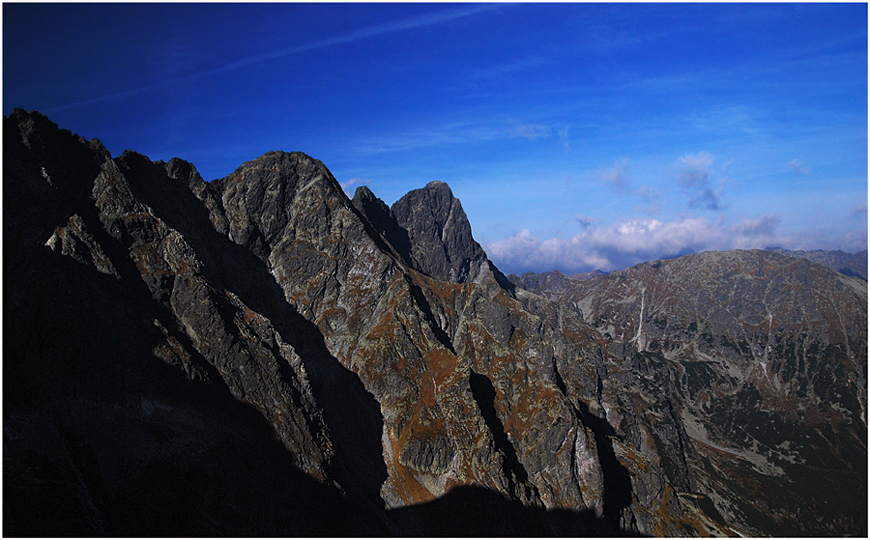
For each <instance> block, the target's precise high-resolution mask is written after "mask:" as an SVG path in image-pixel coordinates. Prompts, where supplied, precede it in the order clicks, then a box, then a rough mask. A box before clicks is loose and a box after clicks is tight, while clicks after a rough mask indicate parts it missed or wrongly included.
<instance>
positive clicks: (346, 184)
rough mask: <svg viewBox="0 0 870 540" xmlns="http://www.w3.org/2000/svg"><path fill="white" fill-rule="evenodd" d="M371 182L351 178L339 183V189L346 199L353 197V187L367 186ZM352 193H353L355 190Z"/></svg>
mask: <svg viewBox="0 0 870 540" xmlns="http://www.w3.org/2000/svg"><path fill="white" fill-rule="evenodd" d="M371 182H372V181H371V180H363V179H362V178H351V179H350V180H348V181H346V182H342V183H341V189H343V190H344V192H345V193H346V194H347V196H348V197H353V192H352V191H351V188H352V187H353V186H357V187H358V186H359V185H369V184H371ZM353 191H355V189H354V190H353Z"/></svg>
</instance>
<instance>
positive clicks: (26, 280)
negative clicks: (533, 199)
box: [3, 110, 867, 536]
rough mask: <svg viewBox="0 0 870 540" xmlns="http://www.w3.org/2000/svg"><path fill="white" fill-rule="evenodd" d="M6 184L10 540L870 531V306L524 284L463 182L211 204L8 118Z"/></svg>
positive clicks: (209, 194)
mask: <svg viewBox="0 0 870 540" xmlns="http://www.w3.org/2000/svg"><path fill="white" fill-rule="evenodd" d="M3 167H4V267H5V268H4V270H5V278H6V279H5V285H4V293H5V294H4V315H5V318H4V319H5V324H6V328H5V329H4V330H5V331H6V336H7V339H6V341H5V350H4V353H5V360H4V490H5V491H4V495H6V497H4V501H5V503H4V504H5V507H4V518H5V519H4V533H6V534H9V535H39V536H58V535H69V534H83V535H88V536H93V535H103V534H105V535H110V536H124V535H149V536H161V535H191V536H192V535H224V534H230V535H237V536H242V535H270V536H284V535H306V536H310V535H341V536H346V535H357V534H376V535H390V534H402V535H424V536H425V535H440V534H452V535H456V534H461V535H476V534H499V535H517V534H519V535H525V536H542V535H544V536H548V535H593V536H602V535H611V534H624V533H643V534H658V535H668V536H679V535H730V534H735V533H740V534H752V535H765V534H771V535H779V534H814V535H824V534H866V412H865V409H866V361H867V356H866V344H867V334H866V328H867V319H866V283H865V282H863V281H860V280H857V279H855V278H849V277H845V276H843V275H841V274H836V273H834V272H832V271H829V270H828V269H825V268H823V267H821V266H818V265H815V264H813V263H810V262H806V261H799V260H796V259H787V258H785V257H781V256H778V255H776V254H770V253H758V252H732V253H723V254H702V255H698V256H687V257H684V258H681V259H678V260H675V261H663V262H658V263H654V264H646V265H640V266H638V267H636V268H633V269H629V270H627V271H624V272H617V273H613V274H610V275H607V276H599V277H596V278H593V279H589V280H587V281H584V282H582V283H581V282H579V281H575V280H571V279H570V278H567V277H565V276H561V275H559V276H557V277H558V278H559V279H556V278H552V279H539V280H534V279H532V278H533V276H524V278H528V279H526V280H514V283H511V282H510V281H508V280H507V279H506V278H505V277H504V276H503V275H502V274H501V273H500V272H499V271H498V269H497V268H495V266H494V265H493V264H492V263H491V262H490V261H489V260H488V259H487V257H486V254H485V253H484V252H483V250H482V249H481V248H480V246H479V244H477V242H475V241H474V239H473V236H472V234H471V225H470V224H469V222H468V220H467V218H466V216H465V213H464V212H463V210H462V207H461V204H460V203H459V201H458V200H457V199H456V198H455V197H454V196H453V194H452V192H451V190H450V188H449V187H448V186H447V185H446V184H443V183H440V182H433V183H431V184H429V185H427V186H425V187H424V188H421V189H418V190H415V191H412V192H410V193H409V194H408V195H406V196H405V197H403V198H402V199H400V200H399V201H397V202H396V203H395V204H394V205H393V207H392V208H389V207H387V206H386V205H385V204H384V203H383V202H382V201H380V200H379V199H378V198H377V197H376V196H375V195H374V193H372V192H371V191H370V190H369V189H368V188H365V187H363V188H360V189H359V190H357V192H356V194H355V196H354V198H353V200H350V199H349V198H348V197H347V196H346V195H345V194H344V192H343V191H342V189H341V188H340V186H339V184H338V183H337V182H336V180H335V178H333V176H332V174H331V173H330V172H329V170H328V169H327V168H326V167H325V166H324V165H323V164H322V163H321V162H319V161H317V160H315V159H312V158H311V157H309V156H307V155H305V154H302V153H298V152H294V153H285V152H270V153H268V154H265V155H263V156H261V157H259V158H257V159H255V160H252V161H249V162H247V163H244V164H242V165H241V166H240V167H239V168H238V169H237V170H236V171H234V172H233V173H232V174H230V175H229V176H227V177H226V178H223V179H220V180H216V181H214V182H210V183H206V182H204V181H203V180H202V178H201V177H200V176H199V174H198V173H197V172H196V168H195V167H194V166H193V165H192V164H190V163H187V162H185V161H183V160H181V159H177V158H175V159H172V160H170V161H169V162H168V163H163V162H152V161H151V160H149V159H148V158H147V157H145V156H141V155H139V154H136V153H134V152H129V151H128V152H125V153H124V154H122V155H121V156H119V157H117V158H114V159H113V158H112V157H111V156H110V155H109V153H108V152H107V151H106V150H105V148H104V147H103V146H102V145H101V144H100V143H99V141H97V140H96V139H94V140H91V141H86V140H84V139H82V138H80V137H78V136H76V135H73V134H71V133H69V132H67V131H63V130H60V129H59V128H58V127H57V126H56V125H54V124H53V123H51V122H50V121H49V120H48V119H46V118H45V117H43V116H41V115H39V114H38V113H26V112H24V111H21V110H16V111H15V112H14V113H13V114H12V115H11V116H10V117H9V118H7V119H5V120H4V165H3ZM552 283H558V287H555V288H549V289H548V288H547V287H546V284H552ZM530 284H536V285H538V286H532V285H530ZM523 287H526V288H523ZM831 471H834V473H831ZM827 474H831V476H830V477H825V476H824V475H827ZM825 478H827V479H825ZM53 486H54V487H53ZM766 486H775V489H767V488H766ZM862 497H863V498H862ZM844 498H846V499H848V500H847V501H846V502H845V503H843V502H842V501H843V500H845V499H844ZM862 501H863V502H862ZM862 516H863V517H862Z"/></svg>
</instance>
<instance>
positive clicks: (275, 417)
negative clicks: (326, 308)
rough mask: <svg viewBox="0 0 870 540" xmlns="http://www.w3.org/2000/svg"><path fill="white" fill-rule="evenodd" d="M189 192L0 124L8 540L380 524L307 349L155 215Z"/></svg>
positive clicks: (138, 168)
mask: <svg viewBox="0 0 870 540" xmlns="http://www.w3.org/2000/svg"><path fill="white" fill-rule="evenodd" d="M34 126H35V127H34ZM186 190H187V186H186V183H185V184H179V183H178V182H176V181H174V180H173V179H172V178H169V177H168V176H167V175H166V173H165V172H163V170H162V168H161V167H160V166H159V165H156V164H151V163H150V162H148V161H147V160H146V159H144V158H142V157H141V156H137V155H135V154H132V153H125V155H124V156H121V157H120V158H118V159H116V160H112V159H111V158H110V157H109V155H108V153H107V152H105V150H104V149H103V148H102V145H99V144H98V143H96V142H94V141H91V142H90V143H88V142H86V141H84V140H82V139H80V138H77V137H75V136H73V135H71V134H69V133H68V132H63V131H61V130H59V129H57V126H56V125H54V124H52V123H51V122H49V121H48V120H47V119H45V118H44V117H41V116H40V115H38V114H34V113H24V112H23V111H16V112H15V113H14V114H13V115H12V116H11V117H10V118H8V119H5V121H4V196H5V197H4V200H5V201H6V207H5V209H4V210H5V214H4V221H5V223H4V225H7V224H8V225H10V226H11V228H12V229H13V230H17V231H20V234H19V236H18V237H14V238H13V239H12V240H10V247H11V248H12V249H9V250H8V251H6V253H5V255H4V265H5V270H6V275H7V276H9V277H10V279H7V280H6V281H5V285H4V293H5V301H4V315H5V324H6V328H5V331H6V332H7V335H16V337H15V338H14V339H11V340H8V341H7V342H6V344H5V347H4V428H5V429H4V449H5V451H4V492H5V493H6V494H7V496H8V499H6V501H7V503H6V504H5V505H4V518H5V519H4V528H5V529H4V532H5V533H8V534H23V535H30V534H36V535H48V536H52V535H59V534H61V535H63V534H82V535H102V534H106V535H110V536H124V535H141V534H150V535H165V534H219V533H220V534H226V533H230V534H250V533H255V534H286V533H288V532H294V531H295V533H296V534H305V533H309V534H311V533H314V532H322V531H324V527H326V529H332V531H333V532H334V533H339V534H340V533H342V532H344V533H348V532H350V531H353V530H359V529H363V530H370V531H378V530H383V529H380V528H379V525H378V524H377V521H376V520H373V519H372V518H371V517H369V516H368V514H367V513H363V512H361V511H359V510H357V509H356V508H355V506H354V505H353V504H349V503H348V501H347V500H346V499H344V498H342V497H341V496H340V493H339V491H338V490H337V489H335V488H333V487H330V486H329V484H330V483H332V482H331V481H330V478H331V474H330V472H329V470H330V468H331V467H330V460H331V457H330V456H331V449H330V442H329V439H328V436H327V433H326V431H325V428H324V425H323V422H322V419H321V413H320V411H319V409H318V408H317V406H316V404H315V399H314V396H313V395H312V393H311V389H310V385H309V384H308V382H307V380H306V377H305V374H304V370H303V367H302V366H301V364H300V358H299V357H298V354H296V352H295V351H294V349H293V347H292V346H290V345H289V344H288V343H286V342H285V341H284V339H283V338H282V336H281V335H280V334H279V333H278V332H277V331H276V330H275V328H274V327H273V326H272V325H271V324H270V323H269V321H268V320H266V319H265V318H263V317H262V316H261V315H259V314H258V313H255V312H253V311H252V310H250V308H249V307H248V306H246V305H245V304H244V302H242V301H241V299H240V298H239V296H238V295H236V294H235V293H234V292H233V290H232V289H231V288H228V287H225V286H222V285H221V283H220V281H218V280H216V278H215V276H213V275H211V272H210V271H209V270H207V269H206V268H205V266H204V260H209V259H201V258H200V257H199V254H198V253H196V252H195V250H194V249H193V247H192V245H191V244H193V245H198V244H199V242H200V241H201V240H203V235H204V234H205V233H207V230H199V231H195V230H194V228H195V227H194V225H195V221H196V220H195V219H194V217H190V216H191V215H190V214H185V213H180V214H176V215H174V219H173V220H171V221H174V220H175V219H177V220H178V221H177V222H176V223H172V225H174V226H178V227H180V228H181V230H185V232H186V233H188V234H187V235H186V236H183V235H182V234H181V233H180V232H179V229H176V228H173V227H172V226H170V225H169V224H168V223H167V221H164V220H163V219H161V218H160V217H158V216H157V212H156V211H155V208H160V205H161V204H162V205H164V208H161V210H165V209H166V207H165V205H179V206H180V207H184V203H183V199H175V198H174V197H171V196H169V197H167V195H172V194H175V195H178V194H183V193H184V192H185V191H186ZM187 193H188V194H189V191H188V192H187ZM154 195H157V197H155V198H151V196H154ZM189 198H190V199H192V197H189ZM146 201H148V202H151V203H155V206H151V205H149V204H148V203H147V202H146ZM188 209H189V208H188ZM207 223H208V222H206V224H207ZM21 224H25V225H26V226H27V228H24V227H22V228H20V229H19V226H20V225H21ZM188 227H189V228H190V229H189V230H187V229H186V228H188ZM7 239H9V238H8V237H7ZM206 240H213V239H211V238H206ZM225 243H226V244H229V242H225ZM238 264H240V265H242V264H244V262H243V261H239V262H238ZM247 270H248V273H253V271H254V269H253V268H248V269H247ZM276 437H277V439H278V440H279V441H280V443H276V442H275V439H276ZM303 471H304V473H303ZM279 478H280V480H279ZM315 479H318V480H320V482H318V481H316V480H315ZM321 482H323V483H321ZM301 493H307V495H305V496H301ZM343 512H347V518H348V519H349V520H350V521H349V522H344V523H348V524H347V525H342V524H341V523H342V522H340V521H337V520H336V521H333V522H332V523H329V522H326V523H325V524H324V523H323V520H324V519H325V518H327V517H328V516H331V515H342V514H343ZM155 516H156V517H155Z"/></svg>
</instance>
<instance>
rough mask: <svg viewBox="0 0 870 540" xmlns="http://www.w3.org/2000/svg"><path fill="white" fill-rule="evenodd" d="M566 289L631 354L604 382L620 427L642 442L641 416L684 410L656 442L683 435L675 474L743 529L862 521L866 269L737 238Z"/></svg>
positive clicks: (655, 420)
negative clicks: (835, 265) (756, 246)
mask: <svg viewBox="0 0 870 540" xmlns="http://www.w3.org/2000/svg"><path fill="white" fill-rule="evenodd" d="M557 294H558V295H559V296H560V301H561V302H563V303H566V304H570V305H574V306H577V308H578V309H579V310H580V311H581V312H582V313H583V317H584V319H585V320H586V321H587V322H589V323H591V324H593V325H594V326H596V327H597V328H598V329H599V331H600V332H602V333H603V334H604V335H605V336H606V337H608V338H612V339H613V344H612V345H611V351H613V352H617V351H619V352H617V357H619V356H622V361H621V362H619V361H618V362H615V365H613V366H611V367H610V373H609V376H608V377H607V378H606V379H605V380H604V381H603V388H602V394H603V396H604V397H603V402H604V406H605V408H607V409H608V418H611V419H612V421H613V423H614V424H615V425H616V426H618V427H617V433H618V434H619V435H624V436H625V438H626V440H631V439H637V440H639V441H640V442H642V439H643V436H644V435H643V433H642V432H641V433H638V431H637V430H638V428H639V427H641V431H643V428H642V424H643V423H642V422H641V423H640V424H638V420H643V419H644V418H647V419H652V422H651V424H656V425H662V424H663V423H670V424H673V426H674V430H675V431H674V433H673V435H674V436H672V437H669V438H665V437H664V436H663V434H662V433H656V432H652V433H650V435H652V439H653V441H652V442H653V443H654V445H655V446H656V447H660V446H661V445H667V444H668V442H667V441H668V440H671V441H674V440H676V441H679V442H680V452H679V453H676V454H675V455H677V456H679V458H680V460H674V459H671V461H672V462H671V463H670V464H667V466H666V470H667V471H668V474H669V476H671V480H672V484H680V483H682V484H683V485H686V486H691V487H692V490H693V491H698V492H701V493H704V494H706V495H707V496H709V498H710V499H711V500H712V502H713V503H715V507H716V508H717V509H718V511H719V512H720V514H721V515H722V516H724V519H725V520H726V521H727V522H728V523H729V524H730V525H731V526H732V527H734V528H735V530H739V531H742V532H745V533H750V534H815V535H826V534H837V532H836V531H839V532H843V531H851V533H854V534H859V533H860V531H862V530H863V528H864V527H865V526H866V516H867V513H866V486H867V484H866V478H867V471H866V440H867V427H866V426H867V424H866V407H867V381H866V365H867V346H866V344H867V288H866V283H865V282H863V281H861V280H859V279H857V278H852V277H847V276H844V275H842V274H839V273H835V272H833V271H831V270H829V269H827V268H824V267H822V266H819V265H816V264H813V263H811V262H809V261H806V260H802V259H796V258H786V257H783V256H780V255H778V254H775V253H770V252H764V251H748V252H741V251H735V252H724V253H702V254H699V255H689V256H686V257H682V258H680V259H676V260H672V261H656V262H653V263H645V264H642V265H638V266H637V267H634V268H631V269H628V270H625V271H622V272H614V273H613V274H610V275H608V276H604V277H599V278H596V279H592V280H589V281H584V282H574V283H573V284H572V285H571V287H570V290H569V291H568V292H562V293H557ZM663 400H664V401H665V402H666V405H667V406H666V407H662V406H661V404H662V402H663ZM632 403H633V404H634V405H633V407H634V409H635V411H636V413H635V414H636V416H635V417H634V418H632V417H631V416H630V415H626V414H625V411H627V410H631V408H632V407H631V406H630V404H632ZM651 424H650V425H651ZM629 454H630V453H629V452H627V453H626V454H625V455H626V457H629ZM645 456H649V454H648V453H647V454H645ZM632 459H633V460H634V461H633V466H634V467H635V468H636V469H638V470H641V469H642V468H643V466H644V459H641V458H640V456H637V459H635V458H632ZM636 474H639V473H636ZM681 477H682V480H680V478H681ZM724 478H729V481H724V480H723V479H724ZM705 504H706V503H705ZM798 516H803V517H802V518H798V519H795V518H796V517H798ZM807 516H813V517H812V518H809V519H805V518H806V517H807Z"/></svg>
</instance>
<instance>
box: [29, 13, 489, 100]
mask: <svg viewBox="0 0 870 540" xmlns="http://www.w3.org/2000/svg"><path fill="white" fill-rule="evenodd" d="M500 7H501V6H497V5H474V6H469V7H466V8H464V9H458V10H455V11H450V12H446V13H426V14H423V15H418V16H416V17H412V18H410V19H405V20H401V21H395V22H389V23H384V24H378V25H375V26H371V27H368V28H363V29H362V30H358V31H356V32H351V33H349V34H345V35H341V36H333V37H329V38H326V39H322V40H320V41H314V42H311V43H306V44H303V45H296V46H294V47H287V48H284V49H278V50H277V51H271V52H267V53H263V54H257V55H254V56H249V57H247V58H242V59H239V60H235V61H233V62H230V63H228V64H224V65H222V66H218V67H216V68H212V69H208V70H205V71H200V72H197V73H192V74H190V75H184V76H182V77H176V78H174V79H165V80H162V81H160V82H156V83H153V84H149V85H146V86H142V87H140V88H134V89H132V90H125V91H123V92H116V93H114V94H107V95H104V96H100V97H96V98H91V99H86V100H83V101H77V102H75V103H69V104H67V105H60V106H58V107H51V108H48V109H45V112H46V113H51V112H54V111H61V110H64V109H72V108H75V107H81V106H83V105H91V104H93V103H100V102H102V101H108V100H112V99H116V98H120V97H126V96H133V95H136V94H143V93H145V92H149V91H151V90H155V89H158V88H163V87H166V86H170V85H172V84H176V83H180V82H188V81H192V80H196V79H200V78H202V77H208V76H211V75H218V74H221V73H226V72H228V71H232V70H234V69H239V68H242V67H246V66H250V65H252V64H259V63H261V62H267V61H269V60H275V59H278V58H283V57H285V56H292V55H294V54H300V53H304V52H309V51H314V50H317V49H323V48H326V47H330V46H333V45H343V44H345V43H350V42H352V41H356V40H359V39H366V38H371V37H375V36H380V35H383V34H390V33H393V32H401V31H405V30H413V29H415V28H421V27H424V26H432V25H435V24H439V23H443V22H447V21H452V20H455V19H461V18H464V17H469V16H472V15H476V14H478V13H483V12H486V11H492V10H494V9H499V8H500Z"/></svg>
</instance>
